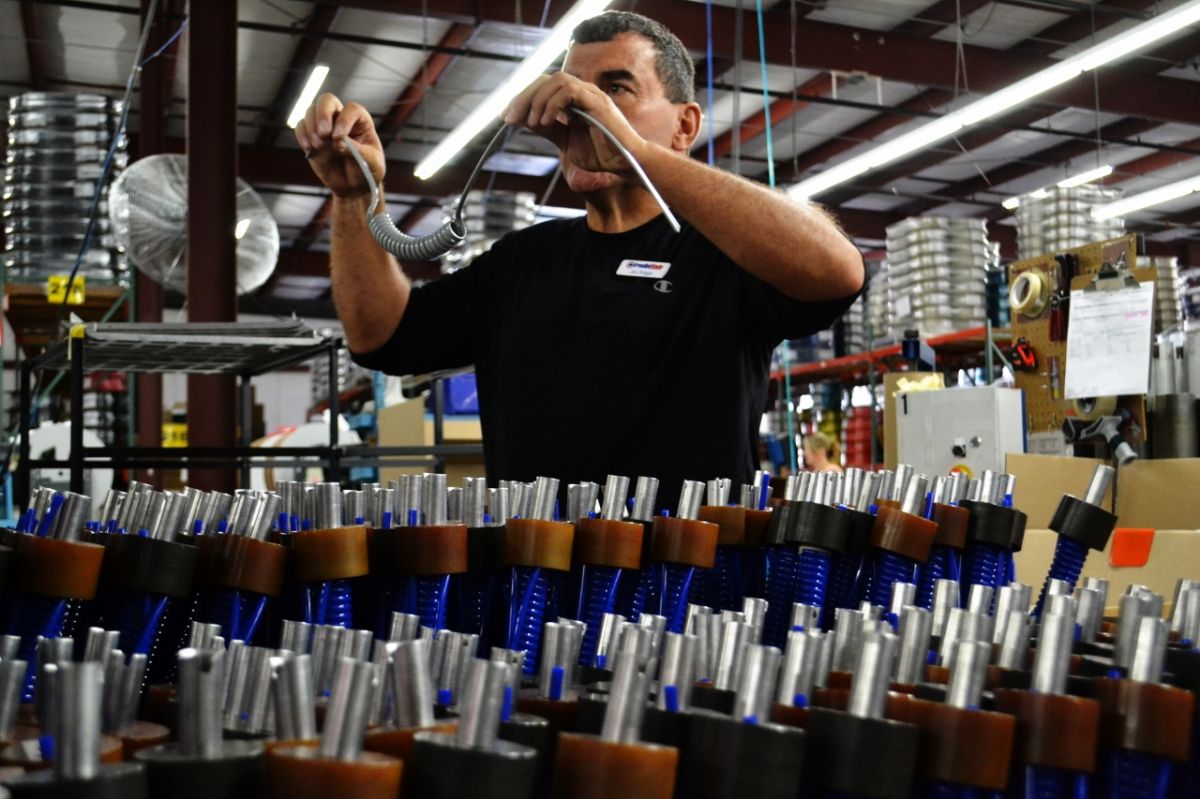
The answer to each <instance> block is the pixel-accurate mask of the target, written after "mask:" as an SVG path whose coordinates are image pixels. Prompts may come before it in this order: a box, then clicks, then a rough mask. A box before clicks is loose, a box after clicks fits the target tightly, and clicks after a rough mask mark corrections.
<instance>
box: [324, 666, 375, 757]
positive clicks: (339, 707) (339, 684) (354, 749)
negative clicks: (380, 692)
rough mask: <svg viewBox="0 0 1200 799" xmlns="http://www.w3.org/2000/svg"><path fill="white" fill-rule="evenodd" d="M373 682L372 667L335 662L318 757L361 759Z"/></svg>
mask: <svg viewBox="0 0 1200 799" xmlns="http://www.w3.org/2000/svg"><path fill="white" fill-rule="evenodd" d="M374 680H375V667H374V665H373V664H372V663H370V662H367V661H364V660H354V659H352V658H340V659H339V660H338V666H337V673H336V675H335V676H334V682H333V692H332V693H331V694H330V697H329V706H328V707H327V709H326V710H325V724H324V727H323V729H322V730H321V743H320V745H319V746H318V748H317V751H318V752H320V755H321V757H323V758H326V759H329V760H340V761H342V762H345V763H353V762H355V761H356V760H358V758H359V756H361V755H362V742H363V733H364V732H365V731H366V729H367V717H368V715H370V708H369V706H368V705H369V703H370V699H371V688H372V683H373V682H374Z"/></svg>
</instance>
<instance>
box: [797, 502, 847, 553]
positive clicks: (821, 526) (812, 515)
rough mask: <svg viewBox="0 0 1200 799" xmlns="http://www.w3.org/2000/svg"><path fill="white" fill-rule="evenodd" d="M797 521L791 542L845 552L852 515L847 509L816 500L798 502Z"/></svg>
mask: <svg viewBox="0 0 1200 799" xmlns="http://www.w3.org/2000/svg"><path fill="white" fill-rule="evenodd" d="M796 504H797V506H798V508H797V513H796V521H795V524H794V525H793V527H792V532H793V535H792V540H791V543H793V544H798V545H800V546H805V547H819V548H821V549H824V550H826V551H827V552H845V551H846V542H847V540H848V539H849V538H850V517H849V516H848V515H846V511H844V510H840V509H838V508H834V507H831V506H829V505H818V504H817V503H816V502H797V503H796Z"/></svg>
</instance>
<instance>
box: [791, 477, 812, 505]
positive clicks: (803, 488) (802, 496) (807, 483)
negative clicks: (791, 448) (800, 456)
mask: <svg viewBox="0 0 1200 799" xmlns="http://www.w3.org/2000/svg"><path fill="white" fill-rule="evenodd" d="M796 477H797V479H796V483H797V485H796V493H795V497H794V498H795V499H796V500H797V501H800V500H807V499H808V497H809V492H810V491H811V490H812V485H813V480H814V479H815V475H814V474H813V473H812V472H800V474H798V475H797V476H796Z"/></svg>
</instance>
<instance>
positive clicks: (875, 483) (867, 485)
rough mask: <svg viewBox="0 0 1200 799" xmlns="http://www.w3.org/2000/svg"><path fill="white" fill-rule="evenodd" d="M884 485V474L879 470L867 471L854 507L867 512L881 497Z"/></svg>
mask: <svg viewBox="0 0 1200 799" xmlns="http://www.w3.org/2000/svg"><path fill="white" fill-rule="evenodd" d="M882 487H883V476H882V475H881V474H879V472H867V473H866V474H865V475H864V476H863V483H862V489H861V490H860V491H859V492H858V499H857V500H855V503H854V509H855V510H859V511H862V512H863V513H866V512H867V511H869V510H870V509H871V506H872V505H874V504H875V501H876V500H877V499H879V496H880V494H881V489H882Z"/></svg>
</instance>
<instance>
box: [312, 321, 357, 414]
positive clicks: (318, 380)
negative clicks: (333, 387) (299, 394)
mask: <svg viewBox="0 0 1200 799" xmlns="http://www.w3.org/2000/svg"><path fill="white" fill-rule="evenodd" d="M321 332H322V334H324V332H325V331H321ZM311 368H312V389H311V396H312V401H313V404H314V405H317V404H319V403H322V402H326V401H328V400H329V380H330V376H329V359H328V358H316V359H314V360H313V361H312V367H311ZM337 369H338V371H337V375H335V379H336V380H337V391H338V393H339V394H341V393H342V392H343V391H346V390H347V389H349V388H352V387H353V386H355V385H357V384H358V383H360V382H362V381H370V379H371V372H370V371H369V370H367V369H364V368H362V367H361V366H359V365H358V364H356V363H355V362H354V361H352V360H350V350H348V349H347V348H346V347H341V348H339V349H338V353H337Z"/></svg>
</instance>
